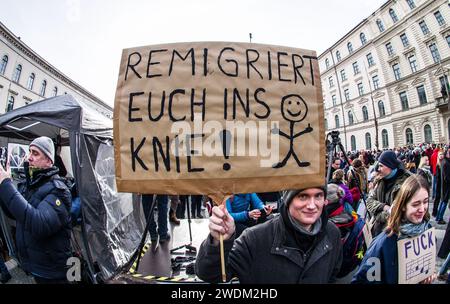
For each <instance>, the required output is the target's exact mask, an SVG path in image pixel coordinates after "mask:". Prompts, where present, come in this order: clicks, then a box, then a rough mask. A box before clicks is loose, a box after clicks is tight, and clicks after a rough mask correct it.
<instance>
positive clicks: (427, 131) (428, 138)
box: [423, 125, 433, 143]
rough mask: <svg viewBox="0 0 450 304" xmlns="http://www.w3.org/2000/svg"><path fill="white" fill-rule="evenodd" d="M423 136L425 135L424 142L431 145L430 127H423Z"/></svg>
mask: <svg viewBox="0 0 450 304" xmlns="http://www.w3.org/2000/svg"><path fill="white" fill-rule="evenodd" d="M423 134H424V135H425V136H424V137H425V142H426V143H431V142H432V141H433V134H432V133H431V126H430V125H425V126H424V127H423Z"/></svg>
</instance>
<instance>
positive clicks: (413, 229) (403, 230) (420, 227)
mask: <svg viewBox="0 0 450 304" xmlns="http://www.w3.org/2000/svg"><path fill="white" fill-rule="evenodd" d="M428 227H429V222H428V221H422V223H420V224H413V223H411V222H405V223H404V224H402V225H400V233H399V237H398V239H399V240H401V239H406V238H410V237H415V236H417V235H419V234H421V233H423V232H424V231H425V230H427V229H428Z"/></svg>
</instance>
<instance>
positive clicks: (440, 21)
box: [434, 11, 445, 26]
mask: <svg viewBox="0 0 450 304" xmlns="http://www.w3.org/2000/svg"><path fill="white" fill-rule="evenodd" d="M434 17H436V20H437V22H438V24H439V25H440V26H443V25H444V24H445V20H444V17H442V14H441V12H440V11H437V12H435V13H434Z"/></svg>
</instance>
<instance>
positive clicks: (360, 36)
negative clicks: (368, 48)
mask: <svg viewBox="0 0 450 304" xmlns="http://www.w3.org/2000/svg"><path fill="white" fill-rule="evenodd" d="M359 39H361V45H365V44H366V42H367V39H366V35H364V33H361V34H359Z"/></svg>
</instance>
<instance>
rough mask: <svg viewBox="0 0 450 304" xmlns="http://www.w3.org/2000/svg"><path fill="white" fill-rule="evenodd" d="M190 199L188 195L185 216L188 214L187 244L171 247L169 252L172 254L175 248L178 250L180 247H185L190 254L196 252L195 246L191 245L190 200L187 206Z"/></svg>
mask: <svg viewBox="0 0 450 304" xmlns="http://www.w3.org/2000/svg"><path fill="white" fill-rule="evenodd" d="M190 200H191V197H189V198H188V199H187V200H186V204H187V206H186V207H187V216H188V227H189V244H184V245H181V246H178V247H176V248H173V249H172V250H170V253H171V254H174V253H175V252H176V251H177V250H180V249H182V248H186V253H190V254H196V253H197V248H195V247H194V246H192V230H191V212H190V210H191V208H189V207H192V201H191V206H189V201H190Z"/></svg>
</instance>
